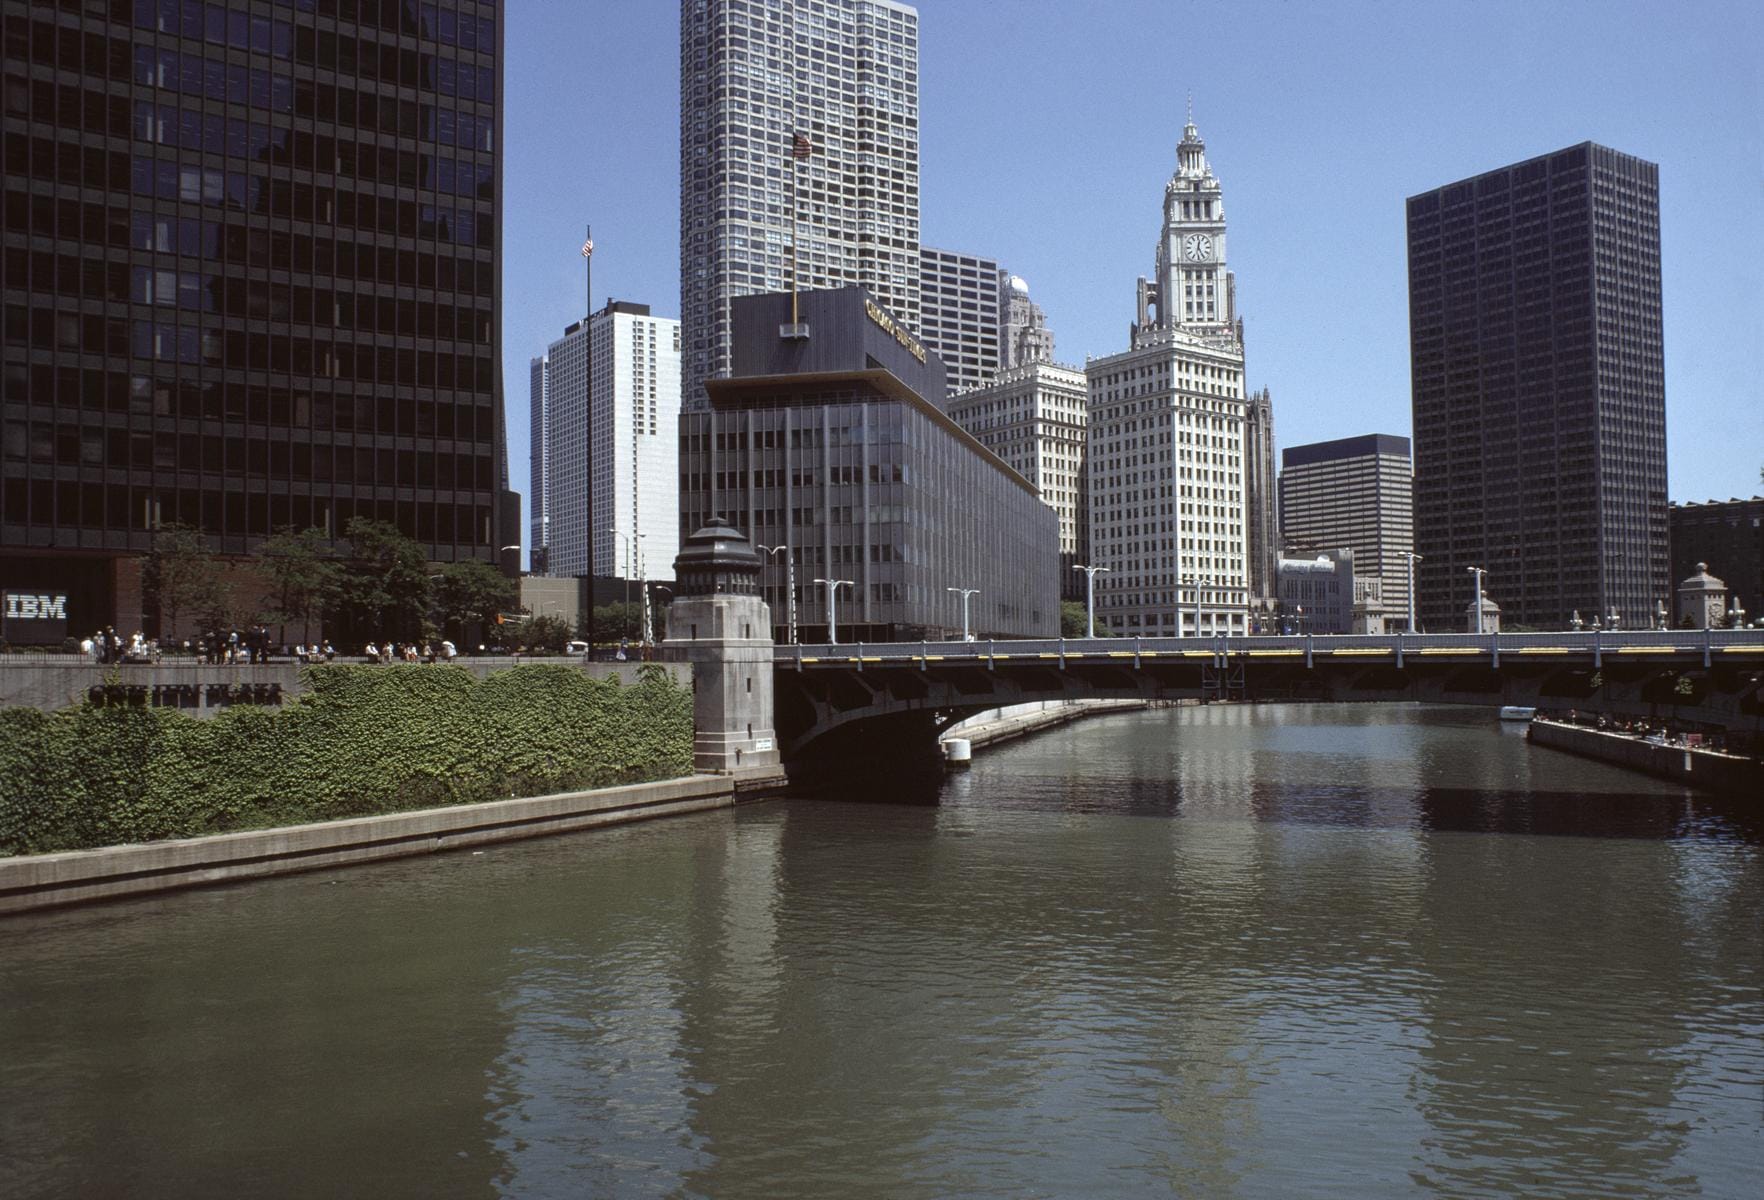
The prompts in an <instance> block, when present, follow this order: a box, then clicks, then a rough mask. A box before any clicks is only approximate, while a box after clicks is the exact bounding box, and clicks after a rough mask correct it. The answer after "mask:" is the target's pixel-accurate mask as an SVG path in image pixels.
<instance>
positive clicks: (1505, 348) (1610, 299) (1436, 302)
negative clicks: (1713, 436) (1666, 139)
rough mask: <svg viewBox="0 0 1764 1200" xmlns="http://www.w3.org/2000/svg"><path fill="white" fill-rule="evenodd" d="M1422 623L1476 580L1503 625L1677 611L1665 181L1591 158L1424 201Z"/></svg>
mask: <svg viewBox="0 0 1764 1200" xmlns="http://www.w3.org/2000/svg"><path fill="white" fill-rule="evenodd" d="M1408 237H1409V341H1410V362H1411V376H1412V386H1413V394H1414V436H1415V543H1416V549H1417V550H1418V551H1420V553H1421V554H1422V555H1424V556H1425V557H1424V559H1423V561H1422V562H1421V564H1420V568H1419V571H1420V574H1419V578H1418V580H1417V587H1418V588H1419V590H1420V611H1421V616H1422V619H1423V620H1424V621H1425V623H1426V624H1427V625H1428V626H1430V627H1432V628H1439V629H1443V628H1449V627H1458V626H1461V624H1462V614H1463V613H1464V611H1465V610H1466V608H1467V606H1468V605H1469V604H1470V603H1471V600H1470V596H1471V589H1472V587H1473V585H1472V584H1471V583H1470V582H1469V576H1468V574H1467V571H1466V568H1469V567H1480V568H1483V569H1484V570H1486V571H1487V575H1486V578H1485V584H1484V586H1485V587H1486V589H1487V594H1488V595H1489V596H1490V597H1491V598H1493V599H1494V600H1495V601H1497V602H1498V603H1499V604H1500V605H1501V609H1502V621H1503V624H1506V625H1509V626H1510V625H1514V624H1521V625H1529V626H1534V627H1541V628H1565V627H1566V626H1567V624H1568V621H1569V619H1570V618H1571V616H1572V615H1573V613H1574V612H1575V611H1577V610H1578V611H1579V612H1580V613H1581V614H1582V615H1583V616H1587V617H1590V616H1591V615H1592V614H1595V613H1596V614H1604V615H1605V617H1606V619H1607V620H1608V619H1609V615H1610V614H1611V613H1612V612H1615V613H1616V614H1617V616H1618V618H1619V619H1620V622H1621V627H1622V628H1646V627H1647V624H1648V620H1649V618H1650V616H1651V614H1652V613H1653V612H1654V611H1655V608H1656V606H1657V605H1658V604H1659V603H1660V602H1661V601H1662V600H1666V599H1668V598H1669V595H1670V584H1671V580H1670V578H1669V574H1668V570H1667V566H1668V564H1667V503H1666V386H1665V375H1664V369H1663V344H1662V343H1663V339H1662V334H1661V314H1660V190H1659V168H1658V167H1657V166H1656V165H1655V164H1653V163H1650V162H1644V161H1643V160H1641V159H1639V158H1635V157H1632V156H1631V155H1628V154H1622V153H1619V152H1618V151H1616V150H1611V149H1608V148H1607V147H1604V146H1599V145H1595V144H1593V143H1591V142H1585V143H1582V144H1580V145H1578V146H1570V147H1568V148H1567V149H1565V150H1559V151H1557V152H1555V153H1553V154H1546V155H1544V156H1542V157H1540V158H1533V159H1529V160H1527V161H1525V162H1522V163H1517V164H1515V165H1513V166H1510V167H1502V168H1501V169H1499V170H1496V171H1490V172H1488V173H1487V174H1484V175H1478V176H1476V177H1474V178H1472V179H1466V180H1462V181H1460V182H1458V183H1454V184H1450V185H1448V186H1446V187H1442V188H1438V189H1436V190H1434V191H1430V192H1424V193H1422V194H1420V195H1417V196H1411V197H1410V198H1409V201H1408Z"/></svg>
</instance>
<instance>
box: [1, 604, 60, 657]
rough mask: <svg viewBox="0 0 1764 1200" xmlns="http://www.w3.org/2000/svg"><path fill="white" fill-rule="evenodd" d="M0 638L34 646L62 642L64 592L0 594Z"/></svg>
mask: <svg viewBox="0 0 1764 1200" xmlns="http://www.w3.org/2000/svg"><path fill="white" fill-rule="evenodd" d="M0 636H3V637H4V638H5V639H6V640H7V641H9V642H15V643H20V644H23V645H34V646H43V645H54V644H55V643H57V642H59V641H61V640H62V639H63V638H65V637H66V636H67V593H66V592H12V591H9V592H5V593H0Z"/></svg>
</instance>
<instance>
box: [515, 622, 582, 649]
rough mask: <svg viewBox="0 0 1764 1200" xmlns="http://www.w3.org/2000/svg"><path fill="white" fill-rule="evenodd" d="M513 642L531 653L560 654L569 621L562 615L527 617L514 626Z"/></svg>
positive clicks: (566, 636)
mask: <svg viewBox="0 0 1764 1200" xmlns="http://www.w3.org/2000/svg"><path fill="white" fill-rule="evenodd" d="M514 639H515V642H516V643H517V644H519V645H522V646H525V647H526V648H527V650H528V652H529V653H533V654H562V653H563V651H564V646H565V644H567V643H568V642H569V640H570V623H569V622H568V621H566V620H564V619H563V618H562V617H529V618H527V619H526V620H525V621H522V622H521V623H520V624H519V625H517V626H516V627H515V632H514Z"/></svg>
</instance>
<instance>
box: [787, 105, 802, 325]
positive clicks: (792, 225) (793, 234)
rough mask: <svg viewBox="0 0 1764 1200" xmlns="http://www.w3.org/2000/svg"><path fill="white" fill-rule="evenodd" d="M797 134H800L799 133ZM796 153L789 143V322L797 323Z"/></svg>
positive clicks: (794, 145)
mask: <svg viewBox="0 0 1764 1200" xmlns="http://www.w3.org/2000/svg"><path fill="white" fill-rule="evenodd" d="M797 136H799V137H800V136H801V135H800V134H799V135H797ZM800 161H801V159H800V158H798V156H797V153H796V143H795V142H794V141H792V142H791V144H790V323H791V324H792V325H796V324H799V323H800V322H801V320H802V318H801V317H800V316H798V315H797V311H796V235H797V232H798V228H799V222H798V221H797V219H796V164H797V163H798V162H800Z"/></svg>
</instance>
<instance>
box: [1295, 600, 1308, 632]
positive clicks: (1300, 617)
mask: <svg viewBox="0 0 1764 1200" xmlns="http://www.w3.org/2000/svg"><path fill="white" fill-rule="evenodd" d="M1293 612H1294V613H1295V614H1296V619H1297V621H1298V635H1299V636H1300V637H1304V636H1305V606H1304V605H1302V604H1295V605H1293Z"/></svg>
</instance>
